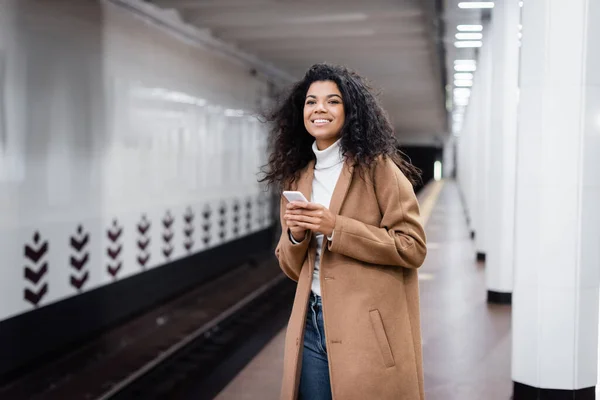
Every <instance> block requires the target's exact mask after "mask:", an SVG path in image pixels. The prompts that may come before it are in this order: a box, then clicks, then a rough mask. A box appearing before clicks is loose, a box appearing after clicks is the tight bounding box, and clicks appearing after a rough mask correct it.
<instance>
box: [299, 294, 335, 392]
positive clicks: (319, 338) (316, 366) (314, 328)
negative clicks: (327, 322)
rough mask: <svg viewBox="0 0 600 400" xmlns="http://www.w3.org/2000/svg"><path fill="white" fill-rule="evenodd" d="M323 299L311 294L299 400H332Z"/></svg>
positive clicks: (307, 314) (305, 331)
mask: <svg viewBox="0 0 600 400" xmlns="http://www.w3.org/2000/svg"><path fill="white" fill-rule="evenodd" d="M322 304H323V303H322V302H321V297H319V296H316V295H315V294H314V293H312V292H311V295H310V300H309V303H308V311H307V313H306V328H305V329H304V349H303V352H302V372H301V374H300V395H299V400H331V385H330V383H329V364H328V361H327V346H326V342H327V340H326V339H325V327H324V326H323V305H322Z"/></svg>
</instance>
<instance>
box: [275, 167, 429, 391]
mask: <svg viewBox="0 0 600 400" xmlns="http://www.w3.org/2000/svg"><path fill="white" fill-rule="evenodd" d="M313 168H314V162H311V163H310V164H309V165H308V166H307V167H306V168H305V169H304V170H303V171H302V174H301V177H300V180H299V181H298V182H297V185H294V186H296V187H294V188H291V189H296V190H299V191H301V192H302V193H303V194H304V196H306V198H308V199H310V194H311V191H312V180H313ZM286 202H287V201H286V200H285V199H283V197H282V202H281V224H282V235H281V238H280V240H279V244H278V246H277V249H276V255H277V258H278V259H279V264H280V266H281V269H282V270H283V272H284V273H285V274H286V275H287V276H288V277H289V278H291V279H293V280H294V281H297V282H298V286H297V288H296V295H295V299H294V305H293V309H292V314H291V316H290V320H289V324H288V327H287V333H286V338H285V356H284V370H283V382H282V388H281V399H282V400H293V399H296V398H297V396H298V384H299V379H300V371H301V367H302V358H301V357H302V349H303V338H304V334H303V333H304V322H305V320H306V318H305V316H306V312H307V303H308V299H309V295H310V290H311V280H312V274H313V269H314V260H315V257H314V254H315V251H316V240H315V238H314V235H312V233H311V232H309V234H308V235H307V238H305V240H304V241H302V242H301V243H300V244H297V245H295V244H293V243H292V242H291V241H290V239H289V236H288V229H287V226H286V224H285V221H284V220H283V214H284V212H285V205H286ZM330 210H331V211H332V212H333V213H334V214H336V215H337V217H336V223H335V228H334V237H333V241H332V242H331V243H328V244H327V246H324V248H323V255H322V259H321V264H320V265H321V267H320V280H321V295H322V300H323V318H324V322H325V336H326V339H327V352H328V357H329V374H330V380H331V391H332V394H333V399H334V400H368V399H374V400H392V399H393V400H422V399H424V393H423V371H422V353H421V329H420V316H419V287H418V281H417V270H416V269H417V268H418V267H419V266H421V264H422V263H423V261H424V259H425V255H426V253H427V249H426V245H425V242H426V239H425V232H424V230H423V227H422V224H421V222H420V215H419V205H418V203H417V199H416V196H415V194H414V191H413V187H412V185H411V184H410V182H409V181H408V179H406V177H405V176H404V175H403V174H402V172H401V171H400V170H399V169H398V167H396V165H395V164H394V163H393V162H392V161H391V160H389V159H387V160H385V161H384V160H383V159H382V158H379V159H378V162H377V164H376V165H375V166H374V167H373V168H372V169H371V170H370V171H368V172H365V173H364V174H363V177H362V178H361V176H360V175H359V173H358V171H355V168H354V165H351V164H350V162H348V161H347V162H346V163H345V165H344V168H343V169H342V172H341V174H340V177H339V179H338V182H337V185H336V187H335V190H334V192H333V196H332V199H331V203H330Z"/></svg>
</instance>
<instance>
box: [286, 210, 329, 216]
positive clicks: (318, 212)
mask: <svg viewBox="0 0 600 400" xmlns="http://www.w3.org/2000/svg"><path fill="white" fill-rule="evenodd" d="M285 215H306V216H309V217H321V216H323V210H307V209H301V208H298V209H295V210H287V211H286V212H285Z"/></svg>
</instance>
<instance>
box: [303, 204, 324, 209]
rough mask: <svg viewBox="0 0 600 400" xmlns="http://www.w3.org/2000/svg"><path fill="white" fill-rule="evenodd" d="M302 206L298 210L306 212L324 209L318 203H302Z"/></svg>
mask: <svg viewBox="0 0 600 400" xmlns="http://www.w3.org/2000/svg"><path fill="white" fill-rule="evenodd" d="M302 204H303V206H302V207H300V208H303V209H306V210H322V209H323V208H325V207H324V206H323V205H322V204H319V203H302Z"/></svg>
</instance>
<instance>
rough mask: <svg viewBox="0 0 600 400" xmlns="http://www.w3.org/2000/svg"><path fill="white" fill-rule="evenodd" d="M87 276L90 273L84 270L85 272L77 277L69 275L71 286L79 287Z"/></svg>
mask: <svg viewBox="0 0 600 400" xmlns="http://www.w3.org/2000/svg"><path fill="white" fill-rule="evenodd" d="M89 276H90V274H89V272H88V271H85V274H83V276H82V277H81V278H79V279H78V278H76V277H75V276H73V275H71V286H73V287H75V288H76V289H81V288H82V287H83V285H84V284H85V282H86V281H87V280H88V278H89Z"/></svg>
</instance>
